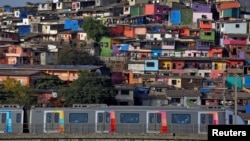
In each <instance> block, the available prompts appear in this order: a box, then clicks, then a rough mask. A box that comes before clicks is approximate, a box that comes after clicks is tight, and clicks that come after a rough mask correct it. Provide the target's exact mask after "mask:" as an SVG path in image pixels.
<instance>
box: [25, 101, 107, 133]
mask: <svg viewBox="0 0 250 141" xmlns="http://www.w3.org/2000/svg"><path fill="white" fill-rule="evenodd" d="M98 107H100V108H101V109H102V108H103V107H102V106H100V105H98V106H93V105H87V106H86V105H74V106H73V107H59V108H56V107H48V108H41V107H40V108H39V107H38V108H32V109H31V110H30V117H29V132H30V133H94V132H95V122H96V117H95V116H96V110H97V109H100V108H98ZM104 107H106V106H104Z"/></svg>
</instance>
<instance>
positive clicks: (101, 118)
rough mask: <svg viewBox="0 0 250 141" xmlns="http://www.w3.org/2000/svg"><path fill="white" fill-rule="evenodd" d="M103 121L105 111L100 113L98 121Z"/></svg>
mask: <svg viewBox="0 0 250 141" xmlns="http://www.w3.org/2000/svg"><path fill="white" fill-rule="evenodd" d="M102 122H103V113H98V123H102Z"/></svg>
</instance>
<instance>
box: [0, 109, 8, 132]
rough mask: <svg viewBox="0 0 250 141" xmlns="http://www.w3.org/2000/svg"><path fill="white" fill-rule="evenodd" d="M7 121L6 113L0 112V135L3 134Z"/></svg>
mask: <svg viewBox="0 0 250 141" xmlns="http://www.w3.org/2000/svg"><path fill="white" fill-rule="evenodd" d="M6 119H7V113H6V112H0V122H1V123H0V133H5V131H6V127H7V123H6V121H7V120H6Z"/></svg>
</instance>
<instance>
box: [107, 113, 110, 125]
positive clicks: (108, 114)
mask: <svg viewBox="0 0 250 141" xmlns="http://www.w3.org/2000/svg"><path fill="white" fill-rule="evenodd" d="M109 122H110V113H106V123H109Z"/></svg>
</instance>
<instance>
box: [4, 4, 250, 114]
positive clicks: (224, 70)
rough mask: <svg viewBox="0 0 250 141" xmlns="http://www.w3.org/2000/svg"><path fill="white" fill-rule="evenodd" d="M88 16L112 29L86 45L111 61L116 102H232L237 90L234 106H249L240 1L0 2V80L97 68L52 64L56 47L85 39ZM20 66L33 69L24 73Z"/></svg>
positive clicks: (245, 18) (249, 10)
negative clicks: (16, 4)
mask: <svg viewBox="0 0 250 141" xmlns="http://www.w3.org/2000/svg"><path fill="white" fill-rule="evenodd" d="M90 16H91V17H95V18H96V19H98V20H100V21H101V22H102V23H103V24H104V25H105V26H106V27H107V28H108V29H109V31H110V34H109V36H104V37H102V38H101V40H100V42H99V46H98V47H99V49H96V48H98V47H96V46H93V47H92V48H86V51H89V53H91V54H92V55H96V56H99V57H100V59H103V60H104V61H107V62H108V61H109V63H110V62H111V63H110V64H112V65H110V67H112V72H111V77H112V83H113V84H114V86H115V88H116V89H117V96H116V99H117V101H118V104H120V105H169V104H174V105H180V106H191V105H211V106H217V105H224V106H233V105H234V101H235V95H236V94H237V104H238V108H239V110H241V111H244V112H249V110H248V109H249V108H248V106H247V105H248V104H250V102H249V98H250V34H249V33H250V20H249V19H250V1H246V0H52V1H48V2H45V3H27V5H26V6H25V7H11V6H4V7H2V8H0V20H1V22H0V56H1V57H0V63H1V64H4V65H0V66H2V67H0V77H2V80H3V79H4V78H6V77H7V76H8V77H10V76H11V77H15V78H17V79H18V80H20V81H22V82H23V83H24V84H31V82H32V81H30V79H31V76H33V75H35V74H39V75H41V74H40V73H41V72H42V73H46V74H54V75H58V76H59V78H61V79H62V80H65V81H73V80H74V79H77V70H79V69H82V68H88V69H90V70H94V71H96V70H98V69H100V68H102V66H64V65H63V66H62V65H61V66H58V65H56V62H57V59H58V58H57V57H58V51H59V50H60V49H61V48H62V47H65V46H71V47H84V45H85V44H86V43H89V39H88V36H87V33H86V32H84V30H83V29H82V25H83V24H84V18H85V17H90ZM117 64H119V65H117ZM6 70H7V71H6ZM9 70H13V71H14V70H15V72H13V74H12V73H10V72H11V71H9ZM24 70H26V71H27V70H28V71H35V72H36V73H35V72H34V73H31V74H29V75H25V73H23V71H24ZM37 71H38V72H39V73H37ZM2 72H3V73H2ZM18 72H19V73H18ZM27 74H28V73H27ZM19 75H20V76H19ZM35 76H36V75H35ZM36 77H37V76H36ZM23 78H24V80H22V79H23ZM26 79H27V81H26ZM28 80H29V81H28ZM51 95H52V94H47V95H46V96H47V97H50V96H51ZM40 96H41V95H40ZM43 96H45V94H43ZM41 97H42V96H41ZM41 99H42V98H41ZM39 102H41V101H39ZM42 102H45V101H44V99H43V101H42Z"/></svg>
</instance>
